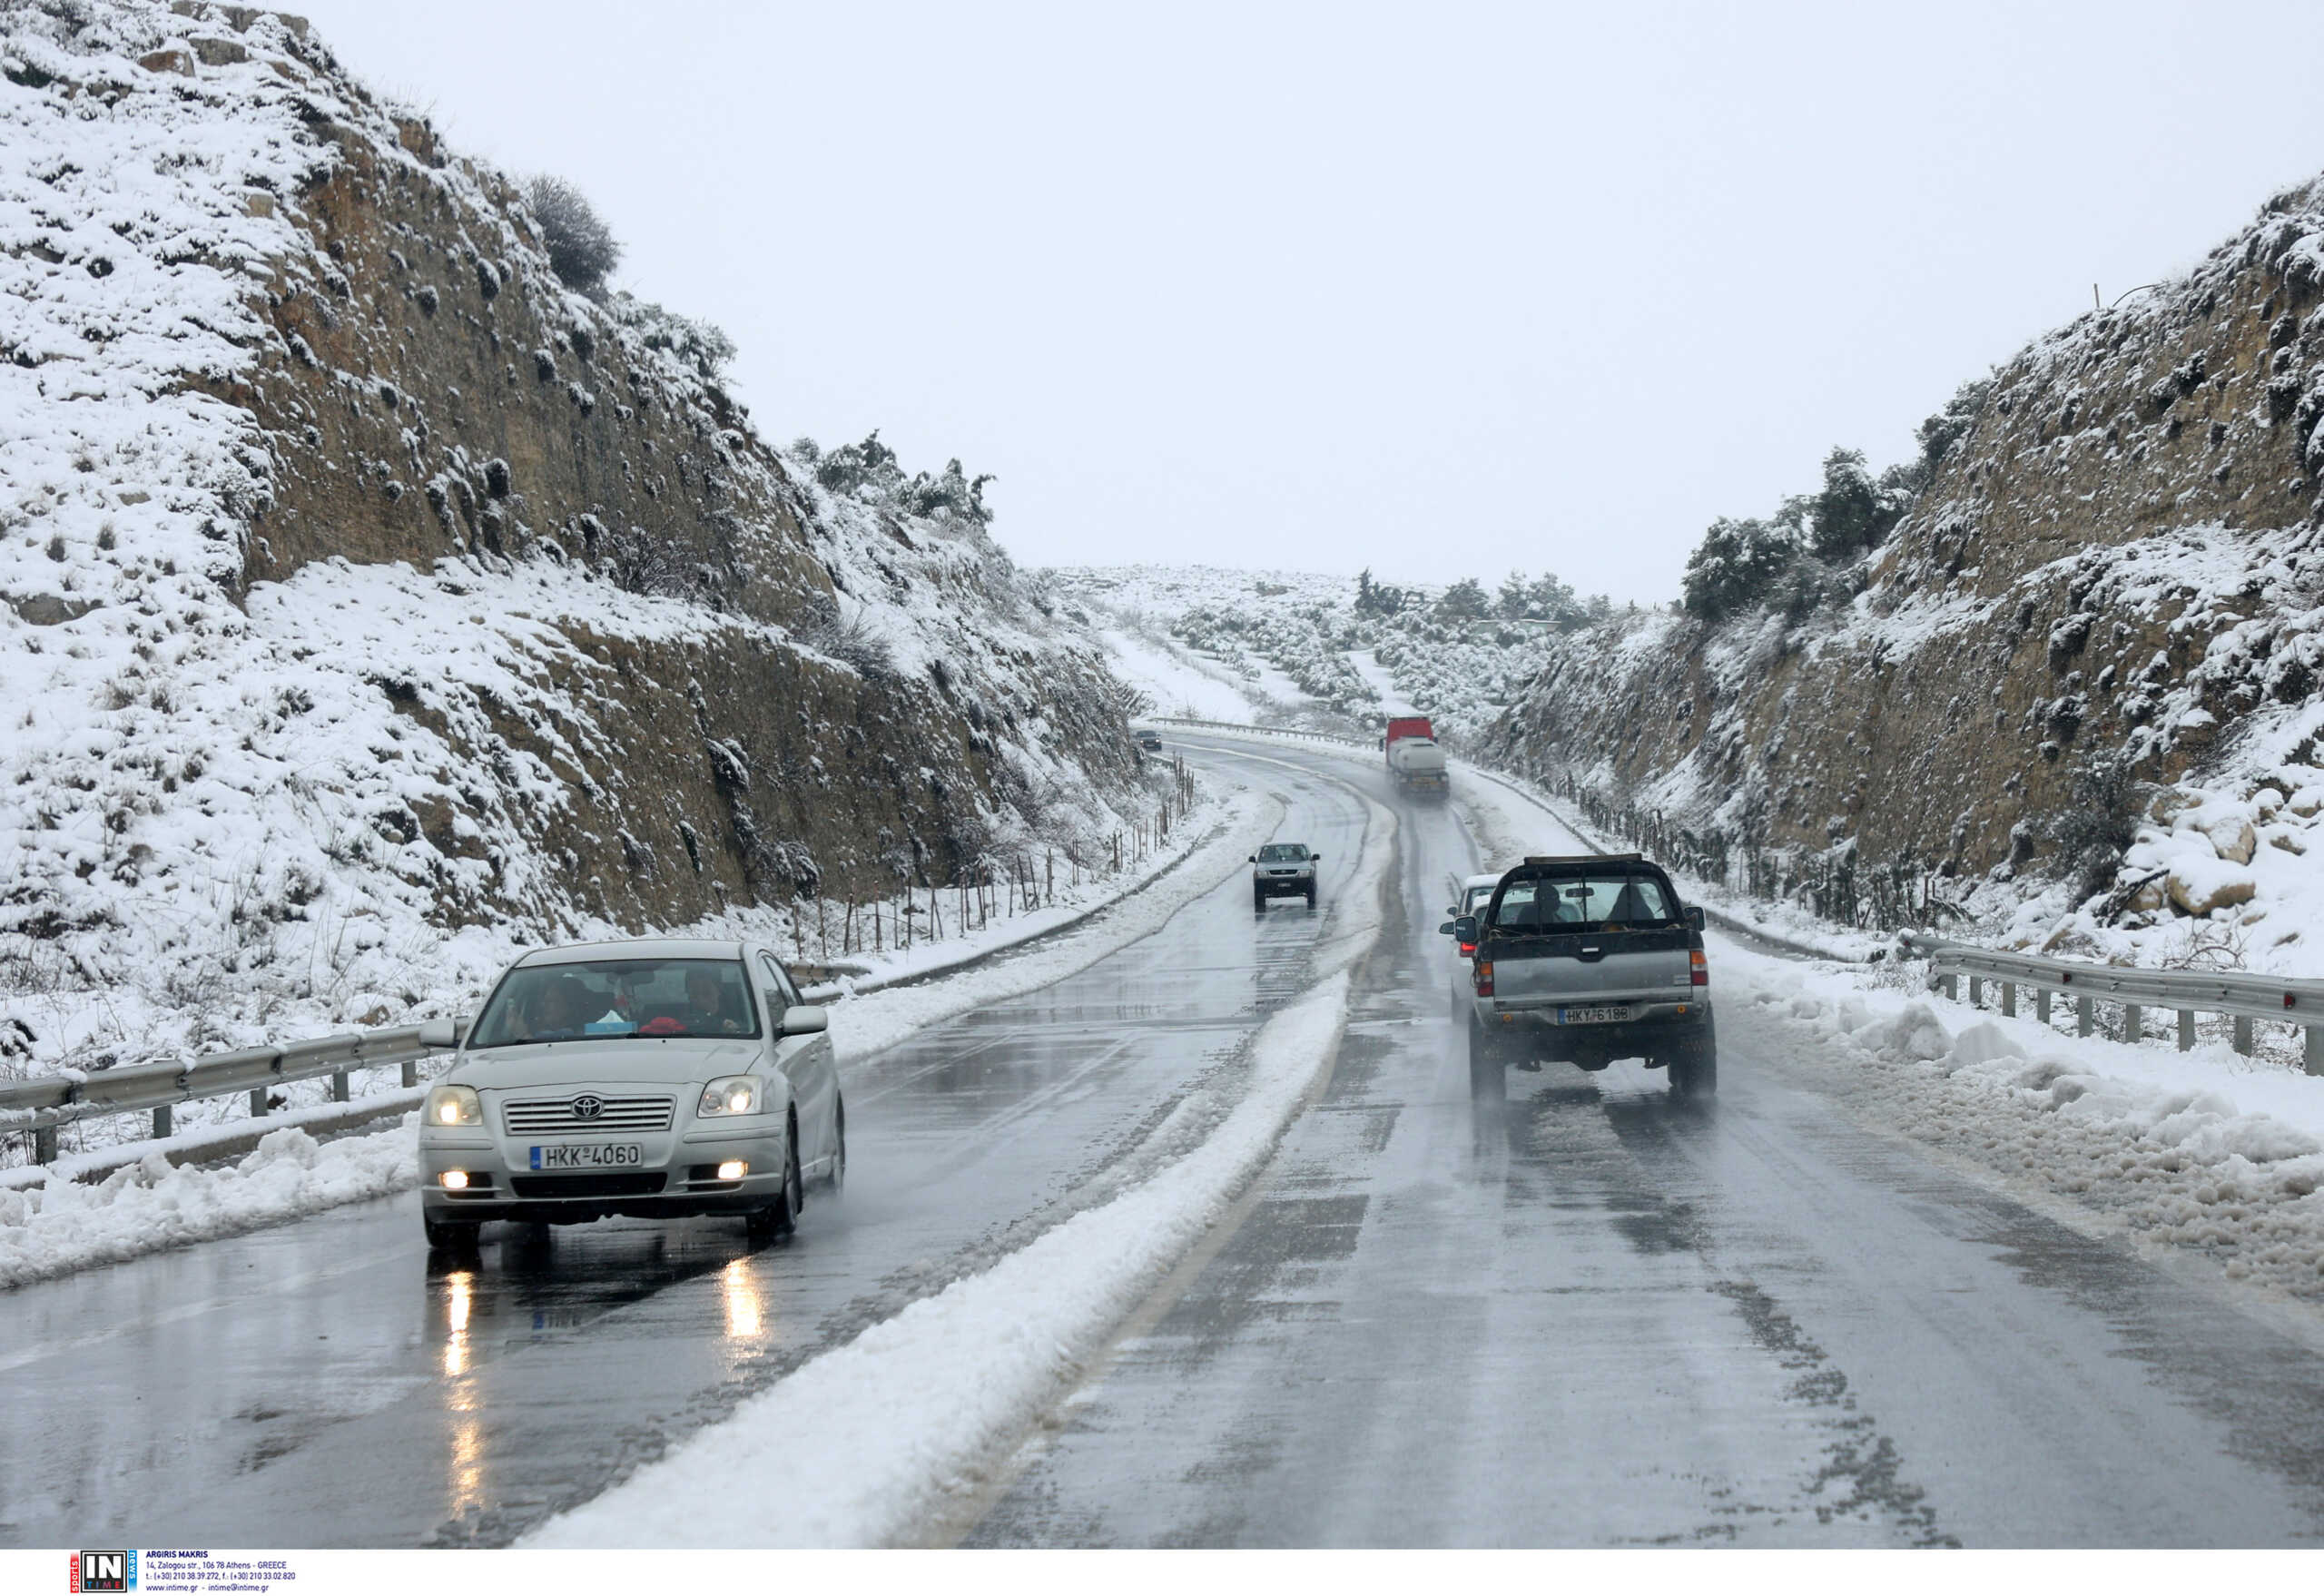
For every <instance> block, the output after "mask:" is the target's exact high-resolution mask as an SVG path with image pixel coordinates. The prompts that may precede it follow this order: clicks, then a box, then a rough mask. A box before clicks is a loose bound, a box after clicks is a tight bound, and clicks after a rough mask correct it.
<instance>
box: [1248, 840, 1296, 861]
mask: <svg viewBox="0 0 2324 1596" xmlns="http://www.w3.org/2000/svg"><path fill="white" fill-rule="evenodd" d="M1306 857H1307V844H1306V843H1305V842H1269V843H1268V844H1267V845H1266V846H1265V847H1264V848H1262V849H1260V850H1259V862H1260V863H1261V864H1296V863H1298V862H1300V861H1301V860H1303V859H1305V858H1306Z"/></svg>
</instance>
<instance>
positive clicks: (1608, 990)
mask: <svg viewBox="0 0 2324 1596" xmlns="http://www.w3.org/2000/svg"><path fill="white" fill-rule="evenodd" d="M1437 929H1438V930H1439V931H1443V933H1444V934H1445V935H1447V936H1452V937H1457V938H1458V939H1459V940H1460V941H1463V942H1474V943H1475V944H1476V953H1475V955H1474V958H1473V961H1472V964H1471V966H1470V970H1471V975H1470V985H1471V987H1472V990H1473V997H1472V1000H1471V1002H1470V1005H1469V1014H1468V1032H1469V1089H1470V1091H1471V1093H1472V1095H1473V1096H1477V1097H1498V1096H1500V1095H1501V1094H1502V1092H1504V1091H1505V1090H1506V1089H1507V1087H1508V1077H1507V1074H1506V1071H1507V1069H1508V1068H1509V1066H1511V1065H1512V1064H1514V1065H1515V1066H1517V1068H1519V1069H1540V1068H1541V1061H1542V1060H1544V1059H1562V1060H1565V1061H1567V1062H1569V1063H1572V1064H1575V1065H1578V1066H1579V1067H1581V1069H1605V1068H1606V1066H1607V1065H1609V1064H1610V1063H1612V1062H1613V1061H1614V1060H1615V1059H1645V1061H1646V1065H1647V1068H1648V1069H1658V1068H1662V1067H1668V1068H1669V1071H1670V1089H1671V1090H1672V1091H1674V1092H1676V1093H1678V1094H1679V1095H1680V1096H1682V1097H1696V1096H1702V1097H1708V1096H1709V1095H1710V1094H1711V1093H1713V1092H1715V1091H1717V1090H1718V1035H1717V1032H1716V1031H1715V1030H1714V1029H1713V1021H1712V1016H1711V1003H1710V970H1709V965H1708V964H1707V963H1706V962H1705V961H1704V958H1703V911H1701V910H1700V909H1698V908H1689V907H1688V906H1686V905H1684V904H1682V903H1680V902H1679V894H1678V892H1676V891H1675V890H1674V889H1673V888H1672V887H1671V885H1670V878H1669V876H1668V875H1666V874H1664V873H1663V871H1662V868H1661V867H1660V866H1659V865H1657V864H1652V863H1649V862H1648V861H1647V860H1645V859H1644V858H1643V857H1641V856H1640V855H1639V854H1636V853H1607V854H1590V855H1585V856H1581V857H1576V858H1539V857H1536V858H1529V859H1527V860H1526V861H1525V862H1524V863H1522V864H1521V865H1519V866H1518V867H1517V868H1516V869H1514V870H1512V871H1510V872H1507V873H1506V874H1505V875H1503V876H1502V878H1501V884H1500V885H1499V886H1497V887H1495V888H1494V889H1493V892H1492V898H1491V899H1490V900H1489V901H1486V902H1485V903H1484V904H1483V905H1482V907H1481V908H1480V909H1479V910H1478V911H1477V912H1476V913H1474V914H1464V915H1462V916H1460V917H1459V918H1457V919H1455V920H1453V921H1451V922H1450V923H1449V924H1446V925H1443V926H1440V927H1438V928H1437Z"/></svg>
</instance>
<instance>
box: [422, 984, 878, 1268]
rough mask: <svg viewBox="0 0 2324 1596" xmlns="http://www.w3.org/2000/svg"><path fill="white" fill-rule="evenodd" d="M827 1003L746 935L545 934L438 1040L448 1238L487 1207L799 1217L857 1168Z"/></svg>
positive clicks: (426, 1164)
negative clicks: (449, 1049)
mask: <svg viewBox="0 0 2324 1596" xmlns="http://www.w3.org/2000/svg"><path fill="white" fill-rule="evenodd" d="M825 1024H826V1020H825V1016H824V1012H823V1010H821V1009H819V1008H816V1007H814V1006H812V1005H811V1004H808V1003H804V1002H803V1001H801V1000H800V997H799V990H798V988H797V987H796V986H794V985H793V983H792V980H791V974H790V972H789V971H788V970H785V969H784V968H783V962H782V961H781V960H779V959H777V958H776V957H775V956H774V955H773V952H771V951H769V950H767V949H765V948H763V947H756V946H753V945H752V944H750V943H747V942H727V941H675V940H670V941H625V942H592V943H584V944H579V945H576V946H572V947H564V948H541V949H537V950H535V951H532V952H530V953H527V954H526V955H525V956H524V957H523V958H522V959H519V960H517V961H516V963H514V964H512V965H510V966H509V967H508V969H507V970H506V971H504V972H503V973H502V975H501V977H500V980H499V981H498V983H497V985H495V986H494V988H493V989H492V995H491V996H490V997H488V998H487V999H486V1000H485V1002H484V1007H483V1009H482V1010H479V1011H478V1014H477V1016H476V1019H475V1020H473V1021H472V1022H468V1023H465V1024H464V1023H463V1022H461V1021H458V1020H437V1021H434V1022H432V1023H431V1024H430V1025H429V1026H428V1028H426V1029H425V1030H423V1031H422V1033H421V1035H422V1039H424V1040H426V1041H428V1043H429V1044H430V1045H433V1046H438V1047H445V1046H450V1045H452V1044H453V1043H455V1042H457V1043H458V1047H459V1052H458V1057H457V1058H456V1059H454V1060H453V1064H452V1068H451V1069H450V1071H449V1072H448V1073H447V1074H446V1075H445V1077H444V1079H442V1080H441V1081H440V1082H438V1084H437V1086H436V1087H435V1088H434V1089H432V1090H430V1091H429V1092H428V1100H427V1104H426V1106H425V1108H424V1110H423V1113H422V1117H421V1128H420V1132H419V1181H420V1197H419V1202H420V1212H421V1216H422V1217H423V1218H424V1219H425V1220H426V1222H427V1227H428V1245H429V1246H431V1247H436V1248H444V1249H460V1248H465V1247H467V1246H473V1245H474V1243H475V1241H476V1239H477V1232H478V1227H479V1226H481V1225H482V1224H483V1223H484V1222H485V1221H486V1220H487V1219H516V1220H523V1221H528V1222H544V1221H545V1222H547V1223H548V1224H551V1225H574V1224H579V1223H582V1222H584V1221H586V1220H590V1219H597V1218H602V1217H606V1216H607V1215H610V1214H629V1215H637V1216H643V1217H655V1218H663V1217H675V1216H679V1215H685V1214H734V1215H739V1216H741V1217H742V1218H743V1221H744V1223H745V1225H746V1226H747V1227H748V1229H749V1232H750V1235H751V1236H752V1238H753V1240H765V1239H768V1238H771V1237H773V1236H780V1235H783V1234H784V1233H786V1232H788V1231H789V1230H790V1229H791V1227H792V1226H793V1225H794V1224H795V1223H796V1222H797V1220H798V1217H799V1210H800V1207H801V1206H802V1203H803V1200H804V1197H805V1187H807V1186H808V1184H810V1183H814V1184H817V1185H821V1186H824V1187H830V1188H832V1189H834V1190H836V1189H837V1188H838V1187H839V1186H840V1184H841V1182H842V1180H843V1179H844V1178H845V1177H846V1173H847V1109H846V1106H845V1105H844V1104H843V1103H842V1101H841V1099H840V1089H839V1075H838V1070H837V1069H836V1067H835V1064H834V1061H833V1059H832V1044H831V1038H830V1037H829V1036H828V1035H827V1034H825Z"/></svg>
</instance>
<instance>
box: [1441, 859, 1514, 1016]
mask: <svg viewBox="0 0 2324 1596" xmlns="http://www.w3.org/2000/svg"><path fill="white" fill-rule="evenodd" d="M1499 885H1501V877H1499V876H1497V875H1472V876H1468V877H1465V878H1463V879H1462V882H1461V901H1459V902H1457V903H1455V904H1453V905H1452V907H1451V908H1449V909H1447V910H1445V911H1444V912H1445V913H1447V914H1449V915H1451V916H1452V921H1453V924H1455V925H1457V924H1458V923H1459V922H1460V919H1461V916H1462V915H1464V914H1475V913H1478V912H1479V911H1482V909H1483V908H1484V906H1485V903H1486V901H1487V900H1489V899H1491V898H1492V890H1493V889H1494V888H1495V887H1497V886H1499ZM1437 929H1438V930H1440V931H1443V932H1444V934H1445V935H1447V936H1451V935H1452V926H1451V925H1445V926H1440V927H1438V928H1437ZM1452 947H1453V954H1452V1019H1453V1022H1454V1023H1455V1024H1458V1023H1459V1022H1460V1021H1461V1020H1465V1019H1466V1018H1468V1013H1469V1001H1470V1000H1471V999H1472V997H1473V996H1474V995H1475V994H1474V992H1473V991H1472V989H1471V987H1470V983H1469V961H1470V960H1472V959H1474V958H1475V957H1476V956H1477V944H1476V941H1475V939H1473V938H1472V939H1470V940H1469V941H1461V940H1460V939H1459V938H1454V939H1453V942H1452Z"/></svg>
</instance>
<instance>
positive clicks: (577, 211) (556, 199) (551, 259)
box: [525, 174, 621, 294]
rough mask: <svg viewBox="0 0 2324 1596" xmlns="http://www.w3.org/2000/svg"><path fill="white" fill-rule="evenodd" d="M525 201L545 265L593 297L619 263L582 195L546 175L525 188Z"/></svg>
mask: <svg viewBox="0 0 2324 1596" xmlns="http://www.w3.org/2000/svg"><path fill="white" fill-rule="evenodd" d="M525 200H526V202H527V204H529V205H531V206H532V208H533V220H534V221H536V222H539V223H540V227H541V242H542V243H543V245H545V246H546V247H547V250H548V263H549V265H550V266H551V267H552V268H553V269H554V270H555V271H556V275H557V277H558V279H559V280H560V281H563V283H564V284H565V286H566V287H567V288H569V289H572V290H573V291H576V292H577V293H585V294H586V293H594V292H596V291H597V289H599V288H600V287H602V286H603V285H604V283H605V281H606V277H607V276H608V275H609V274H611V272H612V271H613V269H614V268H615V266H617V265H619V264H620V263H621V244H620V243H619V242H618V241H616V240H615V238H614V233H613V229H611V228H610V227H607V226H606V223H605V219H604V218H602V217H600V216H599V215H598V214H597V212H596V207H595V206H593V205H591V204H590V203H589V200H588V197H587V196H586V194H584V193H582V192H581V191H580V190H579V189H577V188H576V187H574V186H573V185H572V184H571V183H569V182H566V181H565V179H563V178H561V177H550V176H547V174H543V175H542V176H539V177H537V178H535V179H533V180H532V182H528V183H527V184H526V185H525Z"/></svg>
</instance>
